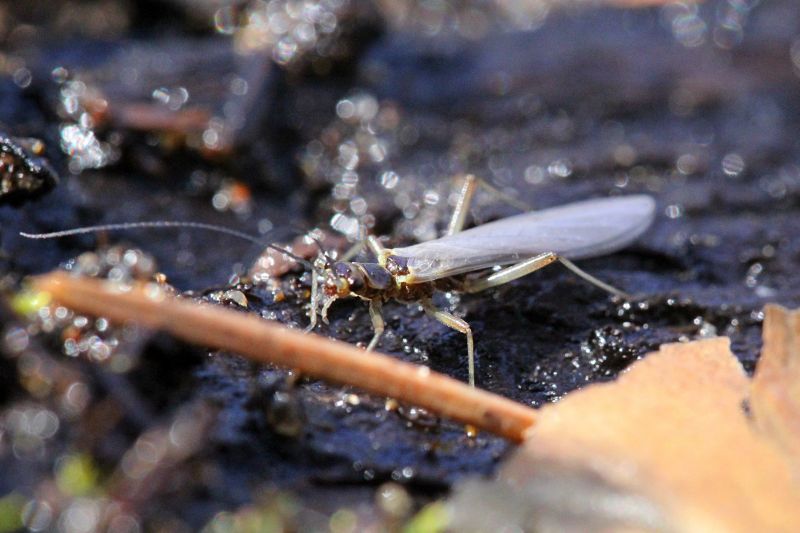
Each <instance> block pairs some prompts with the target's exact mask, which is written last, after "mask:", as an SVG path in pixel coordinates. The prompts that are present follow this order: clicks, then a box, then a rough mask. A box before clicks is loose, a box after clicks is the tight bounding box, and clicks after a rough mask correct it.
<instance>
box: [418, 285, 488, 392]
mask: <svg viewBox="0 0 800 533" xmlns="http://www.w3.org/2000/svg"><path fill="white" fill-rule="evenodd" d="M422 308H423V309H425V312H426V313H427V314H428V316H430V317H431V318H435V319H436V320H438V321H439V322H441V323H442V324H444V325H445V326H447V327H450V328H453V329H454V330H456V331H460V332H461V333H463V334H464V335H466V336H467V366H468V370H469V385H470V387H474V386H475V345H474V343H473V341H472V328H470V327H469V324H467V323H466V322H465V321H464V320H462V319H460V318H458V317H457V316H453V315H451V314H450V313H448V312H447V311H442V310H441V309H437V308H436V307H434V305H433V303H432V302H431V301H430V300H425V301H423V302H422Z"/></svg>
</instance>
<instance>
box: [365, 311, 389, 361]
mask: <svg viewBox="0 0 800 533" xmlns="http://www.w3.org/2000/svg"><path fill="white" fill-rule="evenodd" d="M382 307H383V306H382V305H381V302H380V300H370V301H369V317H370V318H371V319H372V331H373V334H372V340H370V341H369V344H368V345H367V351H368V352H371V351H372V350H373V349H374V348H375V346H377V345H378V341H380V340H381V336H382V335H383V330H384V329H385V327H386V325H385V323H384V321H383V315H382V314H381V308H382Z"/></svg>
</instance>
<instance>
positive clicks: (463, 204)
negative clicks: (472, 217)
mask: <svg viewBox="0 0 800 533" xmlns="http://www.w3.org/2000/svg"><path fill="white" fill-rule="evenodd" d="M478 183H479V182H478V178H476V177H475V176H473V175H472V174H468V175H466V176H464V183H462V184H461V191H459V193H458V200H457V201H456V206H455V208H454V209H453V215H452V216H451V217H450V223H449V224H448V225H447V233H445V235H453V234H455V233H458V232H459V231H461V230H462V229H464V224H466V223H467V215H468V214H469V207H470V205H472V198H473V196H475V190H476V189H477V188H478Z"/></svg>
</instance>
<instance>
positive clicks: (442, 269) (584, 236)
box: [22, 176, 655, 386]
mask: <svg viewBox="0 0 800 533" xmlns="http://www.w3.org/2000/svg"><path fill="white" fill-rule="evenodd" d="M470 177H471V176H470ZM476 184H477V182H476V181H475V180H470V179H468V180H466V181H465V185H464V188H463V190H462V193H461V195H460V198H459V201H458V203H457V205H456V209H455V210H454V213H453V216H452V218H451V221H450V224H449V226H448V230H447V234H446V235H445V236H444V237H441V238H439V239H434V240H431V241H426V242H423V243H420V244H415V245H413V246H407V247H403V248H385V247H383V245H382V244H381V243H380V241H379V240H378V239H377V238H376V237H374V236H370V237H369V238H368V239H367V242H366V244H367V246H368V247H369V249H370V250H371V251H372V253H373V254H374V255H375V257H376V262H374V263H366V262H357V261H347V260H340V261H334V260H332V259H331V258H329V257H328V256H327V255H326V254H324V253H320V256H319V257H318V258H317V260H316V261H315V262H314V263H313V264H311V263H309V262H308V261H305V260H304V259H302V258H300V257H297V256H295V255H294V254H292V253H290V252H289V251H288V250H285V249H283V248H280V247H278V246H275V245H274V244H267V243H264V241H262V240H260V239H257V238H255V237H252V236H250V235H247V234H245V233H242V232H239V231H236V230H232V229H229V228H224V227H220V226H214V225H210V224H203V223H196V222H174V221H157V222H129V223H122V224H106V225H102V226H91V227H86V228H75V229H70V230H65V231H59V232H53V233H43V234H29V233H22V235H23V236H25V237H28V238H33V239H45V238H55V237H65V236H68V235H75V234H78V233H89V232H94V231H102V230H120V229H133V228H146V227H149V228H153V227H156V228H169V227H187V228H198V229H205V230H211V231H217V232H221V233H225V234H228V235H232V236H235V237H239V238H243V239H246V240H249V241H251V242H255V243H258V244H261V245H266V246H268V247H270V248H273V249H275V250H277V251H279V252H281V253H283V254H285V255H287V256H288V257H291V258H292V259H294V260H296V261H298V262H300V263H301V264H304V265H306V266H307V267H311V270H312V283H311V287H312V288H311V311H310V318H311V320H310V324H309V326H308V328H307V330H308V331H310V330H313V329H314V327H315V326H316V325H317V320H318V317H322V319H323V320H327V313H328V308H329V307H330V306H331V304H332V303H333V302H335V301H336V300H338V299H340V298H345V297H349V296H353V297H357V298H360V299H362V300H365V301H368V302H369V314H370V317H371V319H372V326H373V330H374V334H373V336H372V340H370V342H369V344H368V345H367V350H372V349H373V348H375V346H377V344H378V342H379V341H380V338H381V336H382V335H383V331H384V329H385V324H384V320H383V315H382V313H381V310H382V306H383V303H384V302H386V301H387V300H391V299H394V300H398V301H401V302H407V303H412V302H418V303H420V304H421V305H422V307H423V309H424V310H425V312H426V313H427V314H428V315H429V316H431V317H432V318H434V319H436V320H438V321H439V322H441V323H442V324H444V325H446V326H448V327H450V328H453V329H455V330H456V331H459V332H461V333H463V334H465V335H466V337H467V359H468V372H469V384H470V385H472V386H474V385H475V348H474V342H473V338H472V329H471V328H470V326H469V324H468V323H467V322H466V321H464V320H463V319H461V318H458V317H457V316H454V315H453V314H451V313H448V312H447V311H444V310H441V309H438V308H436V307H435V306H434V304H433V301H432V297H433V294H434V292H436V291H458V292H464V293H475V292H479V291H482V290H485V289H490V288H492V287H497V286H499V285H503V284H505V283H508V282H510V281H513V280H515V279H518V278H521V277H523V276H526V275H528V274H530V273H532V272H534V271H536V270H539V269H540V268H544V267H546V266H547V265H549V264H551V263H553V262H556V261H558V262H560V263H561V264H563V265H564V266H565V267H567V268H568V269H569V270H571V271H572V272H574V273H575V274H577V275H578V276H580V277H581V278H583V279H584V280H586V281H588V282H589V283H591V284H593V285H595V286H597V287H599V288H601V289H603V290H605V291H608V292H610V293H612V294H616V295H621V296H625V294H624V293H623V292H622V291H619V290H618V289H616V288H614V287H612V286H611V285H608V284H607V283H604V282H602V281H600V280H599V279H597V278H595V277H594V276H592V275H590V274H588V273H586V272H584V271H583V270H581V269H580V268H578V267H577V266H576V265H575V264H574V263H573V262H572V260H573V259H586V258H590V257H598V256H602V255H606V254H610V253H613V252H615V251H617V250H620V249H622V248H624V247H626V246H628V245H629V244H631V243H632V242H633V241H634V240H636V238H637V237H639V236H640V235H641V234H642V233H644V232H645V231H646V230H647V228H648V227H649V226H650V224H651V222H652V220H653V216H654V214H655V201H654V200H653V198H652V197H650V196H647V195H631V196H620V197H613V198H598V199H592V200H585V201H581V202H575V203H570V204H566V205H561V206H558V207H551V208H549V209H543V210H541V211H533V212H527V213H523V214H520V215H516V216H512V217H508V218H504V219H501V220H497V221H494V222H490V223H488V224H483V225H480V226H476V227H474V228H470V229H467V230H463V231H462V228H463V227H464V223H465V220H466V216H467V213H468V212H469V204H470V201H471V198H472V196H473V194H474V191H475V187H476ZM347 255H350V254H346V256H345V257H344V258H343V259H345V258H346V257H347ZM497 267H504V268H501V269H500V270H497V269H496V268H497Z"/></svg>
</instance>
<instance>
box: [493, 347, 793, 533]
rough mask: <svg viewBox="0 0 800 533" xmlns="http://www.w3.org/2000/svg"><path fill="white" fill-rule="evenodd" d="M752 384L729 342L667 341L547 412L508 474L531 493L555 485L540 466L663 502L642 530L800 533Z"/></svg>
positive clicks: (786, 475)
mask: <svg viewBox="0 0 800 533" xmlns="http://www.w3.org/2000/svg"><path fill="white" fill-rule="evenodd" d="M748 391H749V380H748V379H747V376H746V375H745V373H744V372H743V370H742V368H741V366H740V365H739V363H738V361H737V360H736V358H735V357H734V356H733V355H732V354H731V352H730V349H729V341H728V339H725V338H717V339H709V340H702V341H696V342H692V343H687V344H670V345H664V346H662V347H661V349H660V351H659V352H657V353H652V354H650V355H648V356H647V357H646V358H645V359H644V360H642V361H639V362H637V363H635V364H634V365H633V366H632V367H631V368H630V369H629V371H627V372H626V373H625V374H623V375H622V376H621V377H620V378H619V379H618V380H617V381H616V382H613V383H607V384H599V385H592V386H590V387H587V388H585V389H583V390H580V391H578V392H575V393H573V394H570V395H568V396H567V397H566V398H565V399H564V400H562V401H560V402H558V403H557V404H554V405H550V406H547V407H544V408H542V409H541V410H540V413H539V419H538V421H537V424H536V425H535V426H533V427H532V428H531V429H530V430H529V431H528V432H527V435H526V436H527V441H526V443H525V445H524V447H523V448H522V449H521V450H520V451H519V452H518V453H517V454H516V455H515V456H514V457H513V458H512V459H511V460H510V461H508V462H507V464H506V465H505V467H504V468H503V470H502V474H501V477H502V479H504V480H505V481H507V482H509V483H511V484H512V485H514V486H517V487H518V488H519V489H520V490H522V491H527V492H530V491H531V489H532V487H531V484H534V485H535V484H537V483H538V484H541V483H542V482H543V480H546V482H547V483H548V484H550V485H552V484H553V475H548V476H544V477H543V476H542V472H549V473H553V472H556V474H555V479H557V480H560V481H563V479H564V478H565V477H568V476H573V477H575V476H578V477H581V476H582V477H583V478H585V479H599V480H601V481H602V485H604V486H606V487H615V490H619V491H621V492H622V493H625V494H634V495H641V496H644V497H645V498H646V500H645V501H649V502H650V503H652V504H654V505H655V508H656V509H657V510H658V512H655V513H653V512H650V513H649V514H648V515H647V516H649V517H650V519H652V520H655V522H653V521H652V520H651V522H650V523H643V522H641V521H639V522H636V521H635V520H634V521H633V523H634V525H635V526H636V527H637V528H645V529H664V528H666V529H670V530H677V531H704V532H705V531H800V487H798V485H797V484H796V479H795V478H794V477H793V474H792V471H791V468H790V466H791V465H790V462H789V460H788V459H787V457H786V455H784V454H782V453H781V451H780V450H779V448H778V447H777V446H776V445H774V443H773V442H771V441H770V440H769V439H767V438H765V437H764V436H762V435H760V434H759V433H757V432H756V431H755V430H754V427H753V426H752V425H751V423H750V421H749V420H748V417H747V415H746V413H745V410H744V408H743V402H744V401H745V399H746V398H747V394H748ZM795 420H796V419H795ZM558 472H561V474H558ZM565 473H569V474H565ZM595 485H596V484H595ZM618 511H619V509H616V511H614V512H618ZM653 517H656V518H655V519H653ZM619 523H626V521H625V520H621V521H619ZM628 523H630V521H628Z"/></svg>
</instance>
